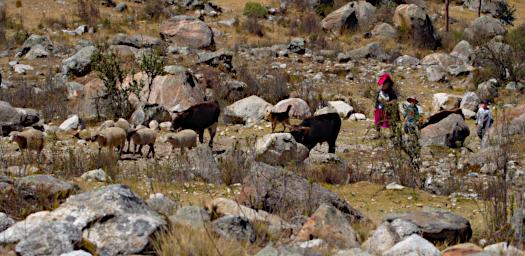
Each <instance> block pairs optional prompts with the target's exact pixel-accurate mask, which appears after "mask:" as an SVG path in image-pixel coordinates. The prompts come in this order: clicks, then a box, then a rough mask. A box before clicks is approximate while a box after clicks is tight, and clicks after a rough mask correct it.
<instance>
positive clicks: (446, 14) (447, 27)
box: [445, 0, 450, 32]
mask: <svg viewBox="0 0 525 256" xmlns="http://www.w3.org/2000/svg"><path fill="white" fill-rule="evenodd" d="M449 6H450V0H445V31H446V32H448V31H449V23H450V22H449Z"/></svg>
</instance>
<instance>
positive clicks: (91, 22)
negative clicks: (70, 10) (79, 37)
mask: <svg viewBox="0 0 525 256" xmlns="http://www.w3.org/2000/svg"><path fill="white" fill-rule="evenodd" d="M99 5H100V3H99V1H98V0H76V15H77V16H78V18H79V19H80V21H82V22H83V23H85V24H86V25H88V26H89V27H93V28H95V27H97V24H98V22H99V19H100V9H99Z"/></svg>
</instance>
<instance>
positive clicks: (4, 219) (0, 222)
mask: <svg viewBox="0 0 525 256" xmlns="http://www.w3.org/2000/svg"><path fill="white" fill-rule="evenodd" d="M14 224H15V221H14V220H13V219H11V218H10V217H9V216H7V214H5V213H3V212H0V232H3V231H4V230H6V229H8V228H9V227H11V226H13V225H14Z"/></svg>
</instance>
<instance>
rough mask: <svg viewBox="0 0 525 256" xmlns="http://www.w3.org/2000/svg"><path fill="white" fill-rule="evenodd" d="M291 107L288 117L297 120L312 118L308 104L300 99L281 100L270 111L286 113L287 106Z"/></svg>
mask: <svg viewBox="0 0 525 256" xmlns="http://www.w3.org/2000/svg"><path fill="white" fill-rule="evenodd" d="M289 105H291V106H292V108H291V109H290V113H289V114H290V117H293V118H298V119H306V118H308V117H311V116H312V112H311V111H310V107H309V106H308V103H306V101H304V100H303V99H300V98H289V99H285V100H281V101H279V102H277V104H275V106H274V107H273V108H272V110H271V111H273V112H278V113H282V112H284V111H286V109H287V108H288V106H289Z"/></svg>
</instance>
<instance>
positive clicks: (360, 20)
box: [321, 1, 376, 34]
mask: <svg viewBox="0 0 525 256" xmlns="http://www.w3.org/2000/svg"><path fill="white" fill-rule="evenodd" d="M375 11H376V8H375V7H374V6H373V5H371V4H370V3H368V2H366V1H353V2H349V3H347V4H345V5H343V6H342V7H341V8H339V9H337V10H335V11H333V12H332V13H330V14H328V16H326V18H324V19H323V20H322V21H321V26H322V27H323V29H324V30H329V31H331V32H332V33H336V34H341V33H344V32H347V31H355V30H357V29H358V28H363V29H367V28H368V27H369V26H371V25H372V24H374V22H375V21H376V14H375Z"/></svg>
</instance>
